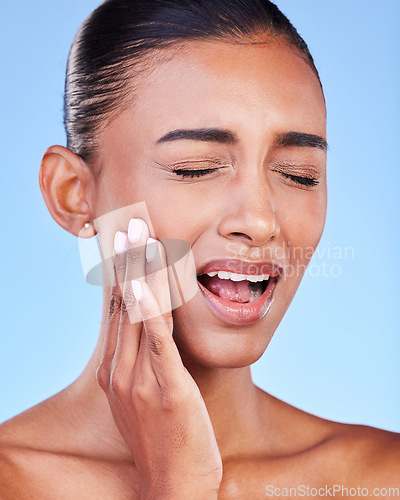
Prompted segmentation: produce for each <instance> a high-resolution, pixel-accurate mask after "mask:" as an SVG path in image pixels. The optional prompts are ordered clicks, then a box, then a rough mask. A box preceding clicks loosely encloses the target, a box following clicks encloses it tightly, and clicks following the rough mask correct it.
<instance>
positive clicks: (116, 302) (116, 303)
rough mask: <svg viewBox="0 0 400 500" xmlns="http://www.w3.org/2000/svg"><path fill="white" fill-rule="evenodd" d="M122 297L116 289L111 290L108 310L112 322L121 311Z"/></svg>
mask: <svg viewBox="0 0 400 500" xmlns="http://www.w3.org/2000/svg"><path fill="white" fill-rule="evenodd" d="M121 303H122V297H121V294H120V293H119V291H118V290H117V289H116V288H112V289H111V294H110V306H109V308H108V319H109V320H111V319H112V318H113V317H114V316H115V315H116V314H118V313H119V312H120V311H121Z"/></svg>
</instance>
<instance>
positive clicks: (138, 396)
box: [132, 382, 149, 404]
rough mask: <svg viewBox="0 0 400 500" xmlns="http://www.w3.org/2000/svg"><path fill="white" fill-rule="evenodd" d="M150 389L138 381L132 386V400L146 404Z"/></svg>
mask: <svg viewBox="0 0 400 500" xmlns="http://www.w3.org/2000/svg"><path fill="white" fill-rule="evenodd" d="M148 394H149V390H148V387H147V386H146V384H144V383H140V382H136V383H135V384H134V386H133V387H132V401H134V402H135V403H136V404H144V403H146V404H147V402H148V401H149V397H148Z"/></svg>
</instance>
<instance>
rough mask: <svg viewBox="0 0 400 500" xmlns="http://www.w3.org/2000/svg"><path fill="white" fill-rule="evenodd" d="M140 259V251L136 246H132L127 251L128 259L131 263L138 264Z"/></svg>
mask: <svg viewBox="0 0 400 500" xmlns="http://www.w3.org/2000/svg"><path fill="white" fill-rule="evenodd" d="M139 260H140V252H139V251H138V250H137V249H136V248H130V249H129V250H128V251H127V252H126V261H127V263H129V264H130V265H132V264H136V263H137V262H139Z"/></svg>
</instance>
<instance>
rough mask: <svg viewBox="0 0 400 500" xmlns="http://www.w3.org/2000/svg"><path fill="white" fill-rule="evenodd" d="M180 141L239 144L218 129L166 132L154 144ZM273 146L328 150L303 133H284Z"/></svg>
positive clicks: (230, 134) (322, 141) (317, 139)
mask: <svg viewBox="0 0 400 500" xmlns="http://www.w3.org/2000/svg"><path fill="white" fill-rule="evenodd" d="M180 139H187V140H192V141H207V142H217V143H219V144H236V143H237V142H239V139H238V137H237V135H236V134H235V133H233V132H231V131H230V130H224V129H219V128H198V129H177V130H172V131H171V132H168V133H167V134H165V135H163V136H162V137H160V138H159V139H158V140H157V141H156V144H160V143H163V142H171V141H177V140H180ZM275 146H283V147H290V146H295V147H301V148H316V149H321V150H322V151H327V149H328V144H327V142H326V140H325V139H324V138H323V137H321V136H319V135H315V134H306V133H304V132H286V133H283V134H279V135H278V137H277V139H276V140H275Z"/></svg>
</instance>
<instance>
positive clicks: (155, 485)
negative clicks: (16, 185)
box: [0, 40, 400, 500]
mask: <svg viewBox="0 0 400 500" xmlns="http://www.w3.org/2000/svg"><path fill="white" fill-rule="evenodd" d="M259 42H260V43H258V44H250V43H243V44H231V43H221V42H219V43H217V42H191V43H188V44H187V45H185V46H181V47H180V49H181V50H179V51H175V53H174V54H173V57H170V58H169V59H168V60H164V61H163V60H162V59H161V60H160V61H159V63H158V64H156V65H155V66H154V67H153V68H152V71H151V72H149V73H146V74H143V75H141V76H140V77H137V80H136V82H135V83H136V85H137V88H136V91H135V95H134V96H132V103H130V104H127V105H126V106H125V107H124V109H123V110H121V112H120V114H118V115H117V116H116V117H115V118H114V119H113V120H112V121H111V123H109V124H108V126H107V127H105V128H104V129H103V130H102V131H101V133H100V135H99V152H98V156H97V157H96V160H95V162H94V163H93V164H91V165H86V164H85V163H84V162H83V161H82V159H81V158H79V157H78V156H77V155H75V154H74V153H72V152H71V151H69V150H67V149H65V148H63V147H61V146H53V147H51V148H49V149H48V150H47V151H46V153H45V155H44V157H43V161H42V165H41V169H40V185H41V189H42V192H43V196H44V199H45V202H46V204H47V206H48V208H49V211H50V213H51V214H52V216H53V218H54V219H55V220H56V221H57V222H58V223H59V224H60V225H61V226H62V227H63V228H65V229H66V230H67V231H69V232H71V233H72V234H75V235H78V234H80V231H81V230H82V227H83V226H84V224H85V222H87V221H88V220H91V221H93V220H95V219H96V218H97V217H100V216H101V215H103V214H107V213H109V212H112V211H113V210H116V209H118V208H121V207H126V206H128V205H132V204H134V203H138V202H141V201H146V204H147V207H148V211H149V214H150V218H151V221H150V220H144V222H145V223H146V224H145V229H144V233H143V234H142V236H141V240H140V241H139V242H138V241H136V242H134V243H132V242H130V241H129V238H127V243H126V245H127V246H126V250H127V251H126V252H123V253H121V254H114V263H115V265H116V277H117V281H118V284H116V285H115V286H114V287H110V286H105V287H104V302H103V317H102V326H101V329H100V336H99V341H98V344H97V347H96V349H95V352H94V353H93V356H92V358H91V360H90V361H89V363H88V365H87V367H86V368H85V370H84V371H83V373H82V374H81V376H80V377H79V378H78V379H77V380H76V381H75V382H74V383H73V384H71V385H70V386H69V387H67V388H66V389H65V390H64V391H62V392H60V393H58V394H56V395H55V396H53V397H52V398H50V399H49V400H47V401H44V402H43V403H40V404H39V405H37V406H35V407H34V408H32V409H30V410H28V411H26V412H24V413H22V414H21V415H19V416H17V417H15V418H13V419H12V420H10V421H8V422H6V423H4V424H2V426H1V427H0V429H1V431H0V440H1V445H2V446H1V452H0V453H1V459H2V466H1V468H0V471H1V472H0V498H4V499H15V498H20V499H28V498H49V499H53V498H57V499H72V498H80V499H88V500H89V499H93V498H96V499H110V498H113V499H132V498H163V499H164V498H176V499H182V498H199V499H200V498H219V499H248V498H251V499H256V498H266V494H265V493H266V487H267V485H273V486H274V487H276V488H278V487H280V488H283V487H295V486H296V485H299V484H300V485H309V486H310V487H311V486H312V487H325V485H332V484H339V485H344V486H347V487H352V486H357V485H361V486H362V487H365V488H369V489H370V491H372V490H373V488H382V487H386V488H389V487H400V480H399V476H400V474H399V463H400V439H399V435H398V434H395V433H390V432H386V431H382V430H378V429H374V428H371V427H365V426H358V425H346V424H340V423H336V422H332V421H329V420H324V419H321V418H318V417H316V416H313V415H310V414H308V413H305V412H303V411H301V410H299V409H296V408H294V407H292V406H290V405H288V404H286V403H284V402H282V401H280V400H278V399H276V398H274V397H273V396H271V395H269V394H267V393H265V392H264V391H262V390H261V389H260V388H258V387H256V386H255V385H254V384H253V382H252V380H251V372H250V366H249V365H250V364H251V363H253V362H255V361H256V360H257V359H258V358H259V357H260V356H261V355H262V353H263V352H264V351H265V349H266V348H267V346H268V343H269V342H270V340H271V338H272V335H273V333H274V332H275V330H276V327H277V326H278V324H279V322H280V321H281V319H282V317H283V315H284V313H285V311H286V310H287V308H288V306H289V304H290V302H291V300H292V298H293V296H294V294H295V292H296V289H297V287H298V285H299V283H300V281H301V278H302V275H303V273H304V266H306V265H307V263H308V261H309V259H310V257H311V255H310V251H309V250H310V248H311V249H315V248H316V246H317V244H318V242H319V240H320V237H321V234H322V231H323V226H324V221H325V212H326V153H325V152H324V151H323V150H321V149H320V148H316V147H304V146H303V147H300V146H284V145H282V144H279V141H278V138H279V136H280V135H281V134H285V133H288V132H293V131H294V132H301V133H305V134H313V135H317V136H320V137H323V138H325V137H326V114H325V103H324V98H323V95H322V92H321V88H320V86H319V83H318V80H317V78H316V76H315V74H314V73H313V71H312V70H311V68H310V67H309V66H308V64H307V63H306V62H305V61H304V59H303V58H302V57H301V56H300V54H298V53H297V51H296V50H295V49H293V48H291V47H288V46H287V45H285V44H284V43H282V42H278V41H274V42H267V43H262V42H265V40H259ZM195 128H196V129H197V128H219V129H223V130H229V131H231V132H232V133H234V134H235V136H236V137H237V140H236V141H235V142H234V143H229V144H228V143H225V144H222V143H217V142H215V141H211V142H210V141H193V140H187V139H185V140H176V141H172V142H163V143H158V144H157V140H158V139H159V138H160V137H162V136H163V135H164V134H166V133H167V132H170V131H171V130H176V129H195ZM178 167H179V168H180V169H183V168H184V169H196V168H201V169H206V168H217V169H218V170H215V171H213V172H212V173H209V174H207V175H205V176H204V177H198V178H197V177H195V178H182V177H181V176H179V175H177V174H176V173H173V172H172V171H171V170H172V169H174V168H178ZM293 175H295V176H297V177H299V176H300V177H310V176H313V177H314V178H316V179H317V180H318V184H317V185H315V186H304V185H299V184H298V183H297V182H296V181H295V180H294V178H293V177H290V176H293ZM130 218H136V219H137V218H140V217H138V214H135V213H132V214H130ZM130 218H127V219H126V220H121V221H120V222H119V231H120V232H121V233H123V234H125V235H128V234H129V222H130ZM150 227H152V228H153V229H152V230H153V231H154V233H151V232H150V229H149V228H150ZM85 231H86V234H85V235H86V236H87V237H91V236H93V234H94V232H93V231H94V229H93V226H91V228H89V229H86V230H85ZM81 234H82V233H81ZM149 236H152V237H153V238H156V239H158V240H160V239H163V238H175V239H181V240H185V241H186V242H188V243H189V244H190V246H191V248H192V251H193V255H194V258H195V262H196V266H197V267H199V266H200V265H202V264H204V263H206V262H209V261H210V260H214V259H218V258H229V257H232V255H233V253H234V254H235V255H236V257H237V258H243V259H246V260H254V261H261V260H271V255H272V256H274V258H275V260H279V263H280V264H281V265H282V266H283V267H284V269H285V270H288V269H297V270H298V271H297V272H295V273H286V274H285V275H284V277H283V278H282V279H281V280H280V282H279V283H278V286H277V289H276V293H275V297H274V301H273V304H272V306H271V309H270V310H269V312H268V313H267V315H266V316H265V317H263V318H262V319H260V320H258V321H256V322H254V323H252V324H249V325H246V326H243V327H242V326H241V327H238V326H232V325H229V324H227V323H225V322H223V321H222V320H220V319H219V318H217V317H215V316H214V315H213V313H212V312H211V311H210V310H209V309H208V307H207V305H206V303H205V301H204V298H203V297H202V295H201V294H200V293H198V294H197V295H196V296H195V297H194V298H193V299H192V300H190V301H189V302H187V303H185V304H184V305H182V306H181V307H179V308H177V309H175V310H173V311H172V314H171V315H168V314H164V315H163V316H162V315H160V314H158V315H157V314H155V312H157V307H158V306H157V304H158V301H160V300H166V299H167V298H168V280H169V277H168V275H167V273H164V274H163V273H160V275H159V276H158V277H157V279H156V280H149V279H148V277H149V269H150V268H151V263H146V260H145V255H144V250H143V248H144V245H145V243H146V241H147V239H148V237H149ZM99 238H102V235H101V234H99ZM105 243H111V244H112V242H111V241H109V242H105ZM293 249H296V250H297V251H296V252H293V251H291V250H293ZM300 250H303V251H300ZM159 252H160V255H161V258H164V259H165V258H167V256H165V255H164V250H163V248H162V246H161V244H160V247H159ZM129 255H132V256H133V258H129ZM132 265H135V266H141V271H142V274H141V275H140V276H143V278H140V279H139V281H141V282H142V283H143V284H144V285H143V299H142V301H141V302H140V301H139V302H137V301H136V300H135V299H134V296H133V294H132V289H131V288H130V280H129V279H126V276H128V277H129V276H130V272H131V271H129V268H130V266H132ZM192 279H195V277H193V276H192ZM123 297H125V298H126V299H127V300H126V304H125V306H124V305H123V304H124V302H123V301H122V298H123ZM121 304H122V307H120V305H121ZM130 308H131V309H134V308H136V310H140V311H141V313H142V314H143V315H144V317H145V319H144V321H143V322H142V323H140V322H139V323H133V324H132V323H131V322H130V321H129V319H128V318H127V313H128V312H129V309H130ZM146 310H147V311H149V310H151V311H152V314H147V315H146V314H145V311H146ZM146 318H147V319H146ZM171 334H172V335H171ZM321 334H323V332H321ZM299 335H301V332H299ZM216 445H217V447H216ZM205 457H207V459H205ZM221 464H222V469H221ZM221 478H222V480H221ZM217 490H218V491H217ZM337 496H339V495H337ZM383 497H384V496H381V498H383ZM353 498H354V496H353ZM392 498H393V496H392Z"/></svg>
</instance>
